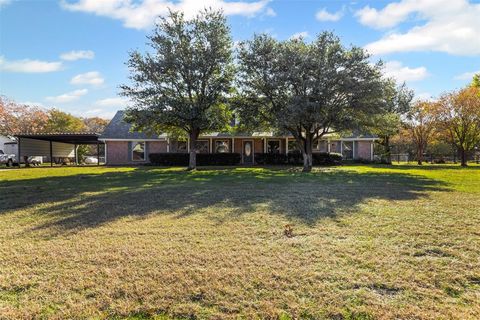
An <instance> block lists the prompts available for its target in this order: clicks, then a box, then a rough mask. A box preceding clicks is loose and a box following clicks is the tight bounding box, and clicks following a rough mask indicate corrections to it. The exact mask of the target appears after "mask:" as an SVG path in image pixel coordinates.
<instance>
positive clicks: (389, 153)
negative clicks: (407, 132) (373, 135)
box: [384, 136, 392, 164]
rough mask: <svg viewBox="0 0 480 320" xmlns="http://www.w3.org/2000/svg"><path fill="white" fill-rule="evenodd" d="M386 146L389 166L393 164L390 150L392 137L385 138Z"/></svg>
mask: <svg viewBox="0 0 480 320" xmlns="http://www.w3.org/2000/svg"><path fill="white" fill-rule="evenodd" d="M384 145H385V161H386V163H387V164H392V154H391V152H392V151H391V150H390V137H389V136H386V137H385V142H384Z"/></svg>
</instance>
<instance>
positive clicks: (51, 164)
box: [50, 140, 53, 167]
mask: <svg viewBox="0 0 480 320" xmlns="http://www.w3.org/2000/svg"><path fill="white" fill-rule="evenodd" d="M50 167H53V150H52V140H50Z"/></svg>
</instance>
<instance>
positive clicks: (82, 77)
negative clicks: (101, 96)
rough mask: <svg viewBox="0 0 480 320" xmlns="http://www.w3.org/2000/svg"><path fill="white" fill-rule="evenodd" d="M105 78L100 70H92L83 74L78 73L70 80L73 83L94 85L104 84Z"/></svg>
mask: <svg viewBox="0 0 480 320" xmlns="http://www.w3.org/2000/svg"><path fill="white" fill-rule="evenodd" d="M104 82H105V80H104V79H103V78H102V75H101V74H100V72H98V71H90V72H86V73H82V74H77V75H76V76H75V77H73V78H72V80H70V83H71V84H77V85H78V84H90V85H92V86H99V85H102V84H103V83H104Z"/></svg>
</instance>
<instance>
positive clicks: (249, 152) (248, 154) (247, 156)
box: [243, 141, 253, 164]
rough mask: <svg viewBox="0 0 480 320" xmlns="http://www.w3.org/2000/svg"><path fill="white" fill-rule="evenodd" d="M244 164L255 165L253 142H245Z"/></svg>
mask: <svg viewBox="0 0 480 320" xmlns="http://www.w3.org/2000/svg"><path fill="white" fill-rule="evenodd" d="M243 163H244V164H253V142H252V141H243Z"/></svg>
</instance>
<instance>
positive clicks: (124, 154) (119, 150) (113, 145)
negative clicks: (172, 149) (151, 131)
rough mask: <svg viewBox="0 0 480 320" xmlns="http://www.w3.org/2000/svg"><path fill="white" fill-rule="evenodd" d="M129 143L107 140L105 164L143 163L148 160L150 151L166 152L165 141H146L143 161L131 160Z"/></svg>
mask: <svg viewBox="0 0 480 320" xmlns="http://www.w3.org/2000/svg"><path fill="white" fill-rule="evenodd" d="M130 143H131V141H107V142H106V144H107V165H122V164H145V163H149V162H150V159H149V154H150V153H162V152H167V142H166V141H147V142H146V146H145V152H146V155H145V161H132V160H131V156H130V152H131V146H130Z"/></svg>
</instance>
